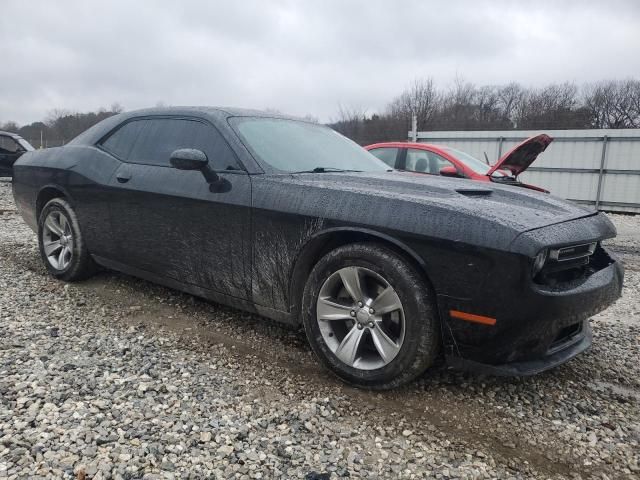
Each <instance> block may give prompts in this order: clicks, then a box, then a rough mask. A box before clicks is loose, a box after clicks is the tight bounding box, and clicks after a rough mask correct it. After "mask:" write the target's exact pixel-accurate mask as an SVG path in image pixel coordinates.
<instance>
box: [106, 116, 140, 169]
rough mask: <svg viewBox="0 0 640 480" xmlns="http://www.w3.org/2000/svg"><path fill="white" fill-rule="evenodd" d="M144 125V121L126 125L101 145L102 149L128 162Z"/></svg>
mask: <svg viewBox="0 0 640 480" xmlns="http://www.w3.org/2000/svg"><path fill="white" fill-rule="evenodd" d="M143 125H144V124H143V122H142V121H133V122H129V123H125V124H124V125H122V126H121V127H120V128H118V129H117V130H116V131H115V132H113V133H112V134H111V135H109V137H107V139H106V140H104V141H103V142H102V143H101V146H102V148H104V149H105V150H106V151H107V152H109V153H112V154H113V155H115V156H116V157H118V158H119V159H121V160H127V159H128V158H129V153H130V152H131V148H132V147H133V144H134V143H135V141H136V139H137V138H138V135H139V134H140V131H141V130H142V127H143Z"/></svg>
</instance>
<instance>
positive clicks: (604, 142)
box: [596, 135, 608, 210]
mask: <svg viewBox="0 0 640 480" xmlns="http://www.w3.org/2000/svg"><path fill="white" fill-rule="evenodd" d="M607 141H608V137H607V136H606V135H605V136H604V137H602V155H601V156H600V171H599V172H598V191H597V192H596V210H599V207H600V195H601V194H602V178H603V176H604V164H605V161H606V159H607V143H608V142H607Z"/></svg>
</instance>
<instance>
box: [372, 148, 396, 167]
mask: <svg viewBox="0 0 640 480" xmlns="http://www.w3.org/2000/svg"><path fill="white" fill-rule="evenodd" d="M369 152H371V153H372V154H373V155H375V156H376V157H378V158H379V159H380V160H382V161H383V162H384V163H386V164H387V165H389V166H390V167H391V168H396V157H397V156H398V149H397V148H395V147H393V148H392V147H383V148H374V149H373V150H369Z"/></svg>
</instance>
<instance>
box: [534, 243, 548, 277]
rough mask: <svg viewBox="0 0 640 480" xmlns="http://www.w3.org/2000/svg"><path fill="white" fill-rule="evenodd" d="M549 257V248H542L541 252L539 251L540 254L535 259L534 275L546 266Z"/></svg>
mask: <svg viewBox="0 0 640 480" xmlns="http://www.w3.org/2000/svg"><path fill="white" fill-rule="evenodd" d="M547 258H549V250H547V249H546V248H545V249H544V250H540V253H538V255H536V258H534V259H533V276H534V277H535V276H536V275H537V274H538V273H540V270H542V267H544V264H545V263H546V262H547Z"/></svg>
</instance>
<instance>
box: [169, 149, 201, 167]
mask: <svg viewBox="0 0 640 480" xmlns="http://www.w3.org/2000/svg"><path fill="white" fill-rule="evenodd" d="M169 163H171V166H172V167H173V168H177V169H178V170H202V169H203V168H204V167H206V166H207V165H208V163H209V161H208V159H207V156H206V155H205V153H204V152H203V151H201V150H196V149H195V148H179V149H178V150H175V151H174V152H173V153H172V154H171V158H170V159H169Z"/></svg>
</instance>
